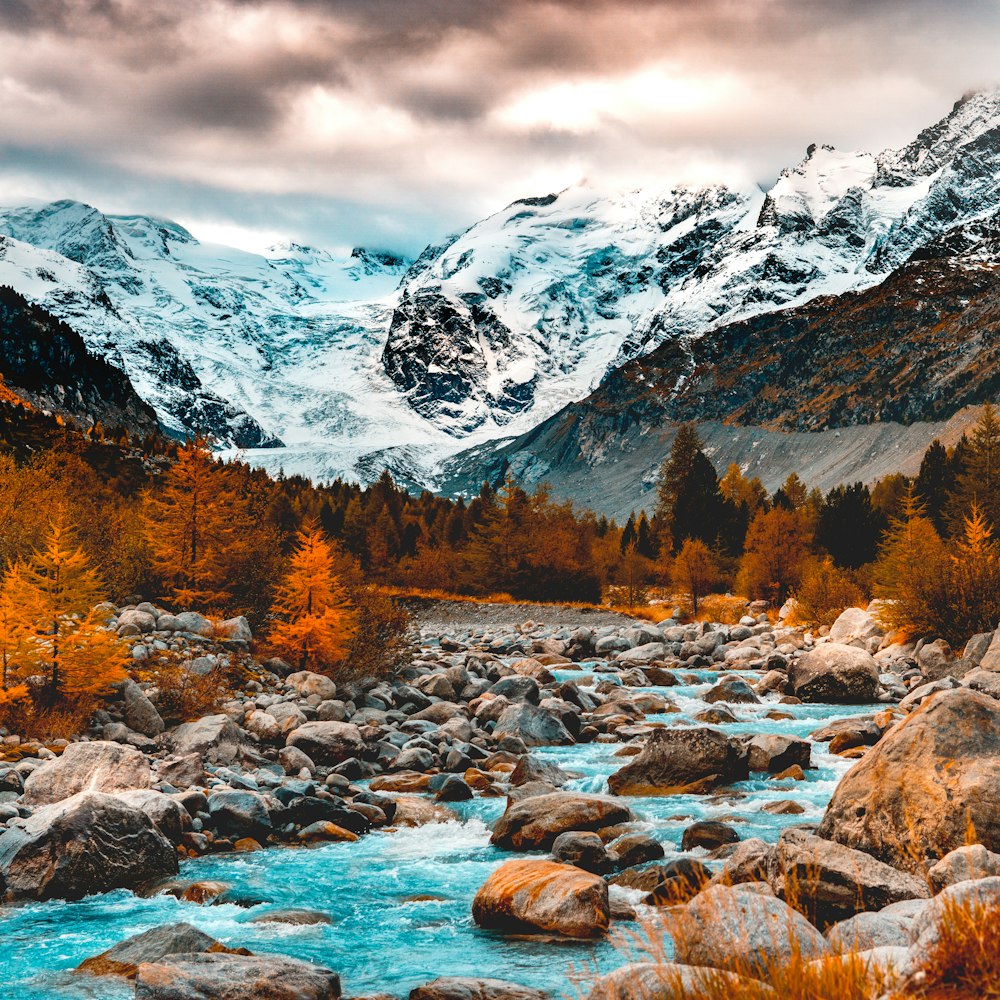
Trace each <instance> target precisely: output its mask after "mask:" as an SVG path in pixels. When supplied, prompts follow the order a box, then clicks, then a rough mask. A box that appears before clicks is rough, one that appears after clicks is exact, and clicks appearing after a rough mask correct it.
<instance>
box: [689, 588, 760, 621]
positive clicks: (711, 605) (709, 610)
mask: <svg viewBox="0 0 1000 1000" xmlns="http://www.w3.org/2000/svg"><path fill="white" fill-rule="evenodd" d="M747 604H748V601H747V599H746V598H745V597H739V596H733V595H732V594H709V595H708V596H707V597H703V598H702V599H701V600H700V601H699V602H698V620H699V621H703V622H717V623H718V624H719V625H738V624H739V621H740V619H741V618H742V617H743V616H744V615H745V614H746V613H747Z"/></svg>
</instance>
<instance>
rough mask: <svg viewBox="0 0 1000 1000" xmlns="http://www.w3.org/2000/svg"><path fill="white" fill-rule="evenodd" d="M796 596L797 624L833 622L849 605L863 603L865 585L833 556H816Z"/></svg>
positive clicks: (854, 605) (795, 615)
mask: <svg viewBox="0 0 1000 1000" xmlns="http://www.w3.org/2000/svg"><path fill="white" fill-rule="evenodd" d="M792 596H793V597H794V598H795V602H796V607H795V612H794V615H793V618H794V621H793V622H790V624H795V625H814V626H816V625H832V624H833V623H834V622H835V621H836V620H837V618H838V617H839V616H840V613H841V612H842V611H844V610H845V609H846V608H853V607H863V606H864V605H866V604H867V603H868V602H867V601H866V600H865V596H864V594H863V593H862V592H861V588H860V587H859V586H858V585H857V584H856V583H855V582H854V580H852V579H851V577H850V576H849V575H848V574H847V573H845V572H844V570H842V569H838V568H837V567H836V566H834V564H833V561H832V560H831V559H823V560H816V561H814V562H812V563H810V564H809V566H808V567H807V568H806V570H805V572H804V573H803V574H802V583H800V584H799V586H798V587H797V588H796V590H795V591H794V593H793V594H792Z"/></svg>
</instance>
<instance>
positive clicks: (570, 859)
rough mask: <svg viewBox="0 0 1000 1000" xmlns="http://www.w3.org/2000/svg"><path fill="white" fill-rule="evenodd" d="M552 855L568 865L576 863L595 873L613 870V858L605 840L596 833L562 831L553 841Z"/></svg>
mask: <svg viewBox="0 0 1000 1000" xmlns="http://www.w3.org/2000/svg"><path fill="white" fill-rule="evenodd" d="M552 857H553V858H555V859H556V861H559V862H561V863H562V864H566V865H575V866H576V867H577V868H582V869H583V870H584V871H587V872H593V873H594V874H595V875H604V874H605V873H606V872H608V871H610V870H611V859H610V858H609V857H608V852H607V850H606V849H605V847H604V841H603V840H601V838H600V837H599V836H598V835H597V834H596V833H581V832H580V831H578V830H570V831H568V832H566V833H560V834H559V836H558V837H556V839H555V840H554V841H553V843H552Z"/></svg>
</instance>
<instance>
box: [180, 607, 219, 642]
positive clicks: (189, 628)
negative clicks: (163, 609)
mask: <svg viewBox="0 0 1000 1000" xmlns="http://www.w3.org/2000/svg"><path fill="white" fill-rule="evenodd" d="M175 621H176V623H177V626H178V631H181V632H190V633H192V634H193V635H201V636H204V637H205V638H206V639H210V638H211V637H212V635H213V633H214V632H215V629H214V628H213V627H212V623H211V622H210V621H209V620H208V619H207V618H206V617H205V616H204V615H200V614H198V612H197V611H182V612H181V613H180V614H179V615H176V616H175Z"/></svg>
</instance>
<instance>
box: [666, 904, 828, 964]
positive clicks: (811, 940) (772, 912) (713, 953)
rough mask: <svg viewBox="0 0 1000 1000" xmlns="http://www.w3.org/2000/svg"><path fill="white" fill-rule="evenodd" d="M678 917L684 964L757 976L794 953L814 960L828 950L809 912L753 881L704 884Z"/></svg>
mask: <svg viewBox="0 0 1000 1000" xmlns="http://www.w3.org/2000/svg"><path fill="white" fill-rule="evenodd" d="M678 921H679V924H680V927H681V933H679V934H678V935H677V936H676V937H675V943H676V954H675V958H676V960H677V961H678V962H680V963H681V964H683V965H696V966H708V967H711V968H717V969H727V970H729V971H732V972H736V973H738V974H744V975H754V974H755V973H761V972H762V971H763V970H764V969H765V968H766V967H767V966H769V965H772V964H774V963H782V964H784V963H787V962H788V960H789V959H790V958H791V957H792V956H793V955H795V954H799V955H801V956H802V957H803V958H805V959H810V958H821V957H823V956H824V955H826V954H829V952H830V946H829V945H828V944H827V942H826V940H825V939H824V937H823V935H822V934H820V932H819V931H818V930H816V928H815V927H813V925H812V924H810V923H809V921H808V920H806V918H805V917H803V916H802V915H801V914H800V913H797V912H796V911H795V910H793V909H792V908H791V907H790V906H788V904H787V903H784V902H782V901H781V900H780V899H777V898H776V897H775V896H772V895H769V894H765V893H762V892H760V891H759V890H753V889H752V887H751V886H743V885H740V886H733V887H727V886H722V885H716V886H713V887H711V888H708V889H705V890H703V891H702V892H701V893H699V894H698V895H697V896H695V898H694V899H692V900H691V902H690V903H688V904H687V906H685V907H684V909H683V911H681V912H680V914H679V915H678Z"/></svg>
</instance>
